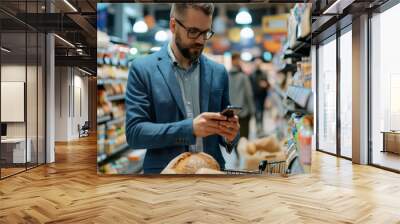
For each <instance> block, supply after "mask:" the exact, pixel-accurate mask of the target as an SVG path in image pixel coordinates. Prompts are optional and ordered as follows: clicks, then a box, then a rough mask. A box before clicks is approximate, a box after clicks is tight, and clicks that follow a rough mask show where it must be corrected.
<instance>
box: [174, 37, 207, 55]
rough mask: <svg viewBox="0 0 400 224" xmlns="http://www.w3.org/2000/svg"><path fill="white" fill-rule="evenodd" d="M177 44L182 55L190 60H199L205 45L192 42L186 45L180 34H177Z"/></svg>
mask: <svg viewBox="0 0 400 224" xmlns="http://www.w3.org/2000/svg"><path fill="white" fill-rule="evenodd" d="M175 44H176V46H177V47H178V49H179V51H180V52H181V54H182V56H183V57H185V58H186V59H188V60H189V61H195V60H197V59H198V58H199V57H200V55H201V53H202V52H203V49H204V45H202V44H192V45H190V46H187V47H185V46H184V45H183V43H182V39H181V38H180V36H179V34H177V35H176V36H175Z"/></svg>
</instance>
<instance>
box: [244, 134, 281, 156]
mask: <svg viewBox="0 0 400 224" xmlns="http://www.w3.org/2000/svg"><path fill="white" fill-rule="evenodd" d="M281 149H282V147H281V144H280V143H279V141H278V139H276V137H274V136H269V137H265V138H260V139H257V140H255V141H254V142H249V143H248V145H247V152H248V153H249V154H250V155H253V154H254V153H255V152H256V151H264V152H270V153H275V152H279V151H281Z"/></svg>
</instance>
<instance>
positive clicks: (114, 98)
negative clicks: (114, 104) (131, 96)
mask: <svg viewBox="0 0 400 224" xmlns="http://www.w3.org/2000/svg"><path fill="white" fill-rule="evenodd" d="M107 100H109V101H117V100H125V94H120V95H114V96H107Z"/></svg>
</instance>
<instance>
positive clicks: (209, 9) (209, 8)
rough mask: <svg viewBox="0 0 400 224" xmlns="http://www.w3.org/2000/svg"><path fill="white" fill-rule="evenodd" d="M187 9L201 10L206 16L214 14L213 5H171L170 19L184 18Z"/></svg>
mask: <svg viewBox="0 0 400 224" xmlns="http://www.w3.org/2000/svg"><path fill="white" fill-rule="evenodd" d="M188 8H193V9H198V10H201V11H202V12H203V13H204V14H206V15H207V16H212V14H213V13H214V4H213V3H173V4H172V7H171V14H170V17H171V18H172V17H176V16H177V17H178V18H182V17H183V16H185V11H186V9H188Z"/></svg>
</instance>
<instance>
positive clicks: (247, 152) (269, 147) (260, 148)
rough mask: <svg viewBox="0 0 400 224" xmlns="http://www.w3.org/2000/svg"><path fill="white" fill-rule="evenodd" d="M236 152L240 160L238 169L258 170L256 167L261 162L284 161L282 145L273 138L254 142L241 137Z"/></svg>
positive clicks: (284, 155)
mask: <svg viewBox="0 0 400 224" xmlns="http://www.w3.org/2000/svg"><path fill="white" fill-rule="evenodd" d="M237 150H238V153H239V156H240V158H241V159H242V162H241V166H240V168H241V169H244V170H258V165H259V163H260V161H262V160H268V161H270V162H272V161H282V160H286V154H285V153H284V151H283V150H282V143H281V142H279V141H278V140H277V139H276V137H274V136H269V137H265V138H261V139H257V140H254V141H249V140H248V139H247V138H244V137H242V138H240V140H239V143H238V146H237Z"/></svg>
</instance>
